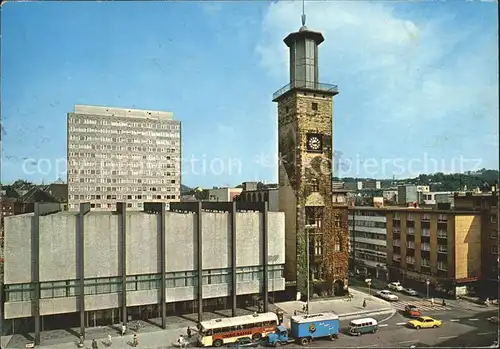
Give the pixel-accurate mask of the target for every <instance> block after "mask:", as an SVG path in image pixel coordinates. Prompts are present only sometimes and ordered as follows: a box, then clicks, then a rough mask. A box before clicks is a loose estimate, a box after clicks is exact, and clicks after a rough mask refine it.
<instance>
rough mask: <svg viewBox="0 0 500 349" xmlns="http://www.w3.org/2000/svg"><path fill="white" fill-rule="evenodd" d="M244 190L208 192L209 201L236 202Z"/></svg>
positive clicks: (210, 190)
mask: <svg viewBox="0 0 500 349" xmlns="http://www.w3.org/2000/svg"><path fill="white" fill-rule="evenodd" d="M242 191H243V189H242V188H218V189H209V190H208V201H222V202H227V201H234V199H235V198H236V197H237V196H238V195H240V194H241V192H242Z"/></svg>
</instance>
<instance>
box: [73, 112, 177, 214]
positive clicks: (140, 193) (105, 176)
mask: <svg viewBox="0 0 500 349" xmlns="http://www.w3.org/2000/svg"><path fill="white" fill-rule="evenodd" d="M180 138H181V126H180V122H179V121H176V120H174V119H173V114H172V113H171V112H162V111H152V110H136V109H123V108H111V107H96V106H86V105H76V106H75V109H74V111H73V112H71V113H68V208H69V210H78V208H79V204H80V203H81V202H90V205H91V208H92V209H93V210H103V211H114V210H115V209H116V203H117V202H119V201H120V202H121V201H125V202H126V204H127V208H129V210H142V206H143V202H163V203H169V202H175V201H179V200H180V184H181V183H180V181H181V175H180V174H181V169H180V166H181V163H180V161H181V159H180V158H181V139H180Z"/></svg>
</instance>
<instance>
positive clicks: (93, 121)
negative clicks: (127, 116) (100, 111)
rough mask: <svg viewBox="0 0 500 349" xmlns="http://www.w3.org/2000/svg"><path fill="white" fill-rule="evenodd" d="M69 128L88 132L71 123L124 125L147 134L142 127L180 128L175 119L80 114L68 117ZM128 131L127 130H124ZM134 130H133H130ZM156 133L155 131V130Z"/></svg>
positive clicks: (156, 128)
mask: <svg viewBox="0 0 500 349" xmlns="http://www.w3.org/2000/svg"><path fill="white" fill-rule="evenodd" d="M69 123H70V129H74V130H79V131H81V132H88V131H87V130H89V128H80V127H77V126H71V125H95V126H111V127H119V128H120V129H123V128H124V127H133V128H141V129H143V130H141V131H136V132H140V134H142V135H148V134H149V133H148V132H151V131H146V130H144V129H148V128H149V129H152V130H172V131H178V130H180V126H179V123H178V122H177V121H160V122H140V121H131V120H113V121H111V120H106V119H100V118H88V117H83V116H80V115H74V116H73V117H71V118H70V119H69ZM90 129H94V128H90ZM108 129H110V130H112V128H110V127H108ZM126 131H129V130H126ZM130 131H134V130H130ZM155 133H157V132H155Z"/></svg>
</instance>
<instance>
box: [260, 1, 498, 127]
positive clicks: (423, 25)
mask: <svg viewBox="0 0 500 349" xmlns="http://www.w3.org/2000/svg"><path fill="white" fill-rule="evenodd" d="M300 12H301V4H300V3H298V2H277V3H272V4H271V5H270V6H269V9H268V12H267V14H266V16H265V17H264V20H263V23H262V34H261V35H262V36H261V39H260V41H259V44H258V46H257V48H256V50H257V53H258V54H259V55H260V58H261V61H260V63H261V65H262V66H263V67H264V68H265V69H266V70H267V71H268V72H269V74H270V75H273V76H274V77H276V78H279V79H283V81H286V80H287V78H288V68H287V67H288V49H287V48H286V46H285V45H284V43H283V42H282V39H283V37H284V35H286V34H287V33H289V32H291V31H296V30H297V29H298V28H299V26H300ZM306 12H307V24H306V25H308V26H309V27H310V28H311V29H312V30H318V31H321V32H323V34H324V36H325V40H326V42H325V43H323V44H322V45H321V46H320V80H322V81H324V82H330V81H331V80H334V82H339V85H340V86H339V87H340V90H341V93H342V89H348V90H349V91H348V92H347V93H348V94H350V95H353V96H359V104H360V105H363V110H366V109H365V108H368V109H370V110H372V111H373V112H374V114H376V115H377V118H379V120H380V121H387V122H392V121H401V120H403V121H406V122H408V123H409V124H414V123H415V122H420V121H422V120H425V121H429V120H440V121H441V120H443V121H444V119H450V120H452V119H453V118H455V117H456V115H457V114H467V113H469V114H471V115H472V114H484V115H486V116H487V117H488V119H489V120H491V118H493V119H494V118H496V117H497V115H498V99H497V96H498V73H497V70H496V57H498V50H497V45H495V44H493V45H492V43H491V41H488V37H487V36H486V38H485V36H484V35H474V34H478V33H475V32H473V30H474V29H476V28H470V27H466V26H460V25H455V26H453V30H450V26H449V24H450V21H452V20H453V16H452V15H449V16H448V17H446V16H445V17H441V19H440V20H430V19H426V18H412V19H411V20H410V19H408V18H403V17H402V16H401V15H399V14H398V13H396V12H395V11H394V10H393V8H392V7H391V4H390V3H373V2H365V1H363V2H358V1H349V2H347V1H346V2H340V1H328V2H316V1H310V2H308V3H307V4H306ZM464 43H466V45H463V44H464ZM459 46H460V51H458V53H457V48H459ZM464 49H465V50H466V51H464ZM457 54H458V55H457ZM325 77H327V78H325ZM354 81H356V82H354ZM349 108H350V109H351V110H354V109H353V108H355V107H353V106H350V107H349Z"/></svg>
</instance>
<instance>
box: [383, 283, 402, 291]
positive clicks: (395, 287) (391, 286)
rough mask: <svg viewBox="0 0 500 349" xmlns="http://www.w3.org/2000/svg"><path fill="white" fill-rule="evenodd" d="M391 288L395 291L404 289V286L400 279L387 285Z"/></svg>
mask: <svg viewBox="0 0 500 349" xmlns="http://www.w3.org/2000/svg"><path fill="white" fill-rule="evenodd" d="M387 287H388V288H389V290H395V291H403V286H401V284H400V283H399V281H396V282H391V283H390V284H388V285H387Z"/></svg>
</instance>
